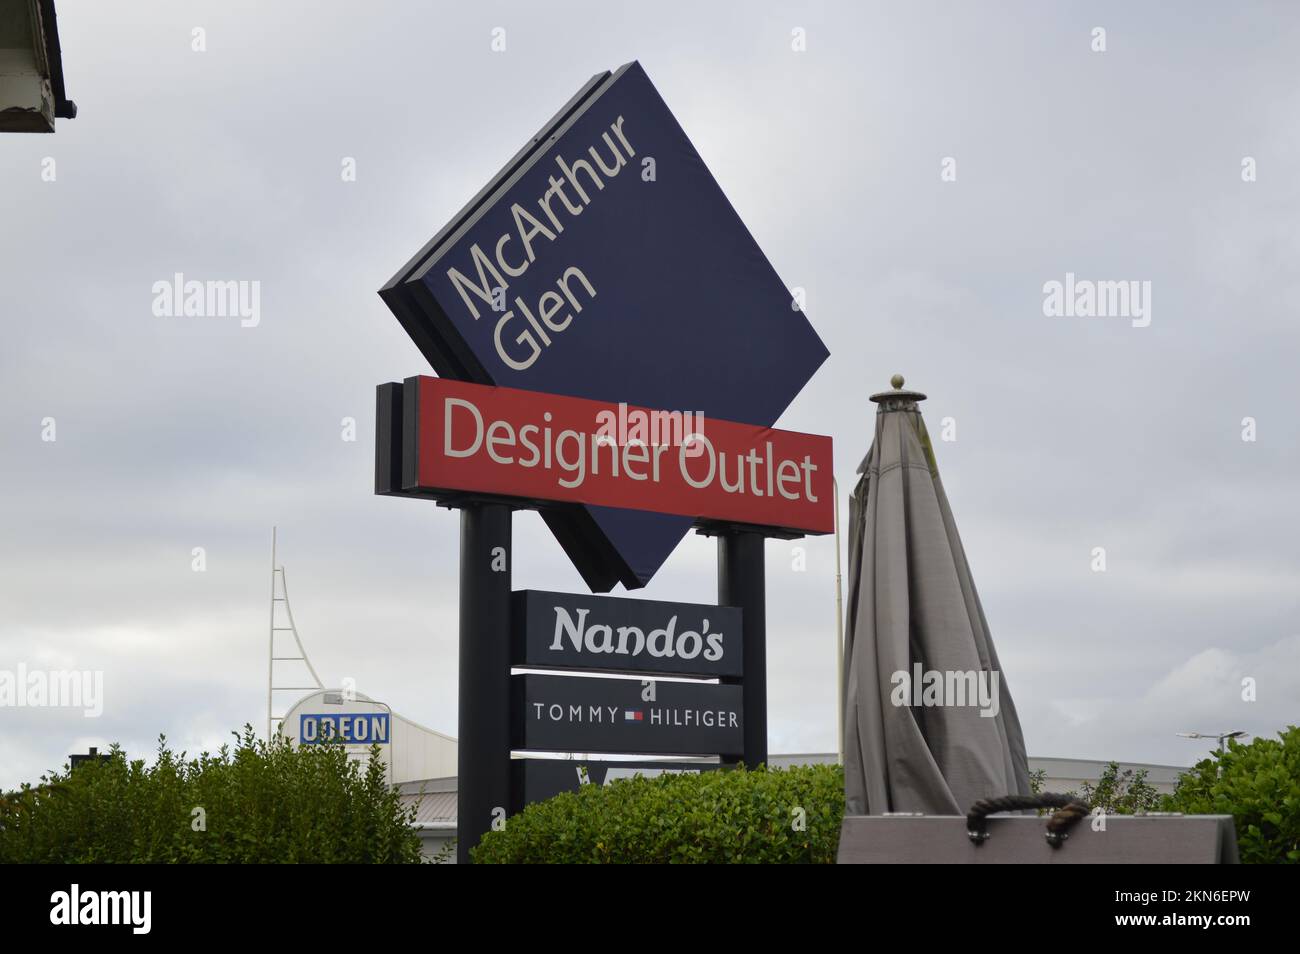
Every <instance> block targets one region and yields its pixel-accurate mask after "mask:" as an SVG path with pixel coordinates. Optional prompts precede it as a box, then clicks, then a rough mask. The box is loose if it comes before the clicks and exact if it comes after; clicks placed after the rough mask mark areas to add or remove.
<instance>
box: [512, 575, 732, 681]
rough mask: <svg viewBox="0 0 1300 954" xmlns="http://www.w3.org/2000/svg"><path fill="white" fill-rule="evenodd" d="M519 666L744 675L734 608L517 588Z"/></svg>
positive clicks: (515, 627)
mask: <svg viewBox="0 0 1300 954" xmlns="http://www.w3.org/2000/svg"><path fill="white" fill-rule="evenodd" d="M511 629H512V631H513V653H514V655H513V657H512V661H513V663H514V664H515V665H516V666H528V667H533V668H540V669H548V668H564V669H598V670H605V671H615V672H630V673H642V672H653V673H666V674H671V675H692V676H720V677H726V678H734V677H738V676H740V675H741V670H742V665H741V651H740V640H741V612H740V610H739V609H738V608H737V607H734V606H709V605H705V604H701V603H663V602H656V601H653V600H633V599H620V598H615V597H609V596H586V595H582V594H577V593H547V592H544V591H541V590H519V591H517V592H516V593H515V594H514V603H513V607H512V612H511Z"/></svg>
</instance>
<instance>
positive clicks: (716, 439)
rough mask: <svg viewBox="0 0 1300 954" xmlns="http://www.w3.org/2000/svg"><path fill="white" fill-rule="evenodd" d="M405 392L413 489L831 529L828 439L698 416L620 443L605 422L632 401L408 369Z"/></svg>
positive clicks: (408, 478)
mask: <svg viewBox="0 0 1300 954" xmlns="http://www.w3.org/2000/svg"><path fill="white" fill-rule="evenodd" d="M403 397H404V402H405V404H406V411H405V414H404V421H405V427H404V435H403V450H402V465H403V476H402V492H404V493H408V494H417V495H424V496H436V495H437V494H438V493H439V492H452V491H474V492H476V493H480V494H493V495H500V496H507V497H517V498H524V499H532V500H541V501H552V502H559V503H581V504H594V505H598V506H604V507H621V508H627V509H631V510H646V511H652V512H655V513H670V514H678V515H681V516H684V517H690V518H693V519H694V520H696V521H701V522H727V523H738V524H753V525H756V526H765V527H779V528H783V529H787V530H791V531H799V532H810V533H829V532H831V531H832V530H833V529H834V519H835V515H834V510H833V502H832V495H831V440H830V438H829V437H821V436H818V435H814V434H801V433H797V432H794V431H780V430H776V429H774V428H770V427H756V426H754V425H751V424H737V423H735V422H733V421H718V420H713V419H711V418H699V419H697V422H696V426H697V427H698V428H699V430H698V431H696V432H694V433H692V434H689V435H686V436H685V437H684V438H683V440H682V441H681V443H679V444H676V445H673V444H663V443H661V444H649V443H648V442H645V441H642V440H636V439H634V440H630V441H628V442H626V443H622V444H620V443H619V442H618V437H617V435H616V434H614V433H612V432H611V431H610V430H609V429H608V428H607V427H606V426H605V424H606V423H607V422H608V421H609V420H610V416H611V415H617V414H618V413H619V411H620V410H622V411H623V413H624V414H626V413H627V409H626V408H621V409H620V408H619V407H618V406H617V405H610V404H605V403H603V402H600V401H588V400H584V399H582V398H570V397H563V396H560V395H554V394H536V393H534V392H530V391H519V390H516V389H514V388H493V387H484V386H481V385H477V384H463V383H461V382H458V381H447V380H444V379H441V378H430V377H420V378H413V379H408V380H407V382H406V384H405V385H404V387H403ZM634 410H642V411H644V410H645V409H634ZM647 413H653V412H648V411H647ZM603 422H604V423H603Z"/></svg>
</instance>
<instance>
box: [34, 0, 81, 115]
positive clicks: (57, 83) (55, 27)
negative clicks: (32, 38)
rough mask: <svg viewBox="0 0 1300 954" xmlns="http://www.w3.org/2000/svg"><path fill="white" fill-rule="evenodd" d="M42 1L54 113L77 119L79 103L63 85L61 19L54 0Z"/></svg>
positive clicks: (42, 18)
mask: <svg viewBox="0 0 1300 954" xmlns="http://www.w3.org/2000/svg"><path fill="white" fill-rule="evenodd" d="M40 3H41V26H42V30H41V32H42V33H44V34H45V60H46V62H47V63H48V64H49V67H50V89H51V90H52V91H53V92H54V115H55V117H57V118H58V119H76V118H77V104H76V103H74V102H73V101H72V100H70V99H68V94H67V91H66V90H65V89H64V86H63V51H62V50H61V49H60V47H59V21H58V16H57V15H56V14H55V12H54V0H40Z"/></svg>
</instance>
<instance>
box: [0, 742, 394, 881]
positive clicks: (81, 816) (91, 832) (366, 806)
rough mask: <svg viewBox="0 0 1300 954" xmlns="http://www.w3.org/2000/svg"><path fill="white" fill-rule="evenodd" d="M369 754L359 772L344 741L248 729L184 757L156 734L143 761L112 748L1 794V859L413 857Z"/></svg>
mask: <svg viewBox="0 0 1300 954" xmlns="http://www.w3.org/2000/svg"><path fill="white" fill-rule="evenodd" d="M371 752H372V754H371V758H370V760H369V762H368V764H367V765H366V766H365V767H364V768H363V767H362V766H360V765H359V764H358V763H356V762H352V761H349V760H348V757H347V755H346V753H345V752H344V751H343V748H342V746H340V745H336V744H325V745H305V746H300V747H294V746H293V745H291V744H290V743H289V742H288V741H287V740H285V739H284V738H283V737H277V740H276V741H275V742H273V743H270V744H267V743H266V742H262V741H260V740H258V739H257V738H256V737H255V736H254V735H253V730H252V728H251V727H248V726H246V727H245V729H244V733H243V735H242V736H240V735H238V734H236V743H235V746H234V747H233V749H232V748H231V747H230V746H222V748H221V750H220V751H219V752H218V753H217V754H216V755H210V754H208V753H206V752H205V753H204V754H202V755H200V756H199V757H198V758H194V759H188V760H187V759H186V758H185V754H184V753H180V754H179V755H178V754H176V753H173V752H172V751H171V750H170V749H168V748H167V745H166V740H165V739H160V740H159V748H158V758H157V760H156V762H155V763H154V764H153V765H152V766H149V767H146V766H145V764H144V762H143V761H133V762H128V761H127V760H126V758H125V757H124V756H123V755H122V752H121V750H120V749H119V748H118V747H117V746H114V748H113V750H112V753H111V756H110V757H109V758H108V759H107V760H105V761H103V762H93V761H92V762H87V763H85V764H83V765H81V766H78V767H77V768H76V769H75V770H70V771H69V770H66V769H65V771H63V772H56V773H52V774H50V775H47V776H45V777H44V778H43V779H42V782H43V784H41V785H39V786H35V787H32V786H24V787H23V789H22V790H21V791H19V792H15V793H11V794H7V795H4V796H3V797H0V862H3V863H14V862H46V863H76V862H91V863H101V864H102V863H130V862H167V863H176V862H250V863H268V862H418V861H419V860H420V839H419V837H418V836H417V835H416V834H415V832H414V830H413V829H412V828H411V827H410V822H411V817H410V814H409V812H407V811H404V810H403V809H402V806H401V801H400V799H399V798H398V796H397V794H396V792H395V791H394V790H393V789H392V788H390V787H389V785H388V783H387V780H386V772H385V769H384V766H383V763H382V762H381V761H380V759H379V756H378V748H377V747H375V748H373V749H372V750H371ZM196 809H201V811H196Z"/></svg>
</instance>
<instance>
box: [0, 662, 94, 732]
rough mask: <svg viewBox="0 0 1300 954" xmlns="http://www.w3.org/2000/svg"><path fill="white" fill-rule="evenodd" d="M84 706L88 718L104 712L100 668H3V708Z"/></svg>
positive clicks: (0, 691)
mask: <svg viewBox="0 0 1300 954" xmlns="http://www.w3.org/2000/svg"><path fill="white" fill-rule="evenodd" d="M3 708H14V709H21V708H32V709H81V710H82V715H84V716H85V717H86V718H87V719H98V718H99V717H100V716H101V715H103V714H104V673H103V672H102V671H101V670H89V669H85V670H76V669H28V668H27V665H26V664H25V663H19V664H18V668H17V669H12V670H11V669H0V709H3Z"/></svg>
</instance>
